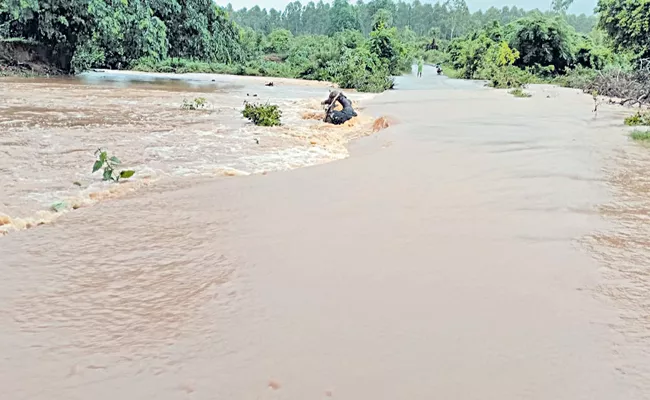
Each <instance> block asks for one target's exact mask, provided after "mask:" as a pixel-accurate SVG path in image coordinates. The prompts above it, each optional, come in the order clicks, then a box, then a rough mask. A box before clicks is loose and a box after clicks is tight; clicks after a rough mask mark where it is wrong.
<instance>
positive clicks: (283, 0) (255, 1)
mask: <svg viewBox="0 0 650 400" xmlns="http://www.w3.org/2000/svg"><path fill="white" fill-rule="evenodd" d="M316 1H318V0H314V2H316ZM420 1H421V2H422V3H435V0H434V1H431V0H420ZM466 1H467V5H468V6H469V9H470V10H472V11H475V10H478V9H483V10H485V9H488V8H490V7H491V6H495V7H499V8H501V7H503V6H517V7H522V8H525V9H532V8H539V9H540V10H545V9H548V7H549V4H550V3H551V1H550V0H466ZM597 1H598V0H575V1H574V2H573V5H572V6H571V8H569V12H571V13H574V14H580V13H585V14H593V10H594V7H596V2H597ZM216 2H217V4H219V5H222V6H225V5H227V4H228V3H231V4H232V6H233V7H234V8H235V9H240V8H242V7H248V8H250V7H252V6H254V5H258V6H260V7H262V8H267V9H268V8H276V9H284V6H286V5H287V3H289V0H216ZM300 2H301V3H303V4H307V3H308V2H309V0H301V1H300ZM352 3H356V0H354V1H352Z"/></svg>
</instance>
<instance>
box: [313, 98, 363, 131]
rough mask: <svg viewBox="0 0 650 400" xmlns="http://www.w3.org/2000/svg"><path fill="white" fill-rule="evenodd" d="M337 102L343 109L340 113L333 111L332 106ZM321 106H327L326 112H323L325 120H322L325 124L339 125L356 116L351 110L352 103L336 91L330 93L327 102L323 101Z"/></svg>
mask: <svg viewBox="0 0 650 400" xmlns="http://www.w3.org/2000/svg"><path fill="white" fill-rule="evenodd" d="M337 102H338V103H339V104H340V105H341V107H343V109H342V110H341V111H338V110H335V109H334V106H335V105H336V103H337ZM321 104H323V105H329V107H327V111H325V119H324V120H323V121H325V122H327V123H330V124H334V125H341V124H342V123H344V122H346V121H348V120H350V119H352V118H353V117H356V116H357V113H356V112H355V111H354V109H353V108H352V102H351V101H350V100H349V99H348V98H347V97H345V95H344V94H343V93H342V92H339V91H338V90H333V91H331V92H330V95H329V97H328V98H327V100H325V101H323V102H322V103H321Z"/></svg>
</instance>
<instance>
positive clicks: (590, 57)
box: [447, 13, 616, 87]
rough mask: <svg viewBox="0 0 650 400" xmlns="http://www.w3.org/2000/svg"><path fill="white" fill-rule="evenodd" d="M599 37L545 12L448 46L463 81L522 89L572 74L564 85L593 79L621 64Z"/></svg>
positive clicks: (484, 30) (491, 27) (488, 28)
mask: <svg viewBox="0 0 650 400" xmlns="http://www.w3.org/2000/svg"><path fill="white" fill-rule="evenodd" d="M599 39H600V38H599V37H598V35H584V34H580V33H578V32H576V31H575V29H573V28H572V27H571V26H570V25H569V24H568V23H567V21H566V18H565V16H563V15H555V16H545V15H543V14H541V13H540V14H536V15H531V16H528V17H524V18H521V19H518V20H516V21H513V22H511V23H510V24H508V25H505V26H501V25H500V24H498V23H497V22H494V23H492V24H490V25H487V26H485V27H484V28H482V29H480V30H476V31H474V32H472V33H471V34H469V35H466V36H464V37H462V38H457V39H455V40H454V41H452V42H451V43H450V45H449V46H448V51H447V56H448V62H449V64H450V65H451V66H452V67H453V68H455V69H456V70H457V71H458V74H459V76H460V77H462V78H467V79H487V80H490V81H491V83H492V85H493V86H495V87H512V86H520V85H522V84H526V83H533V82H536V81H539V80H542V79H549V78H553V77H558V76H563V75H566V74H570V75H571V79H564V80H563V82H564V83H565V84H571V83H578V80H579V79H580V78H582V79H584V80H585V81H586V80H593V79H594V77H595V72H594V71H595V70H599V69H603V68H605V66H606V65H608V64H611V63H612V62H613V61H614V60H615V58H616V57H615V56H614V54H613V53H612V51H611V49H609V48H607V47H606V46H605V45H604V41H603V40H599ZM497 49H498V50H497ZM508 49H510V50H511V51H512V54H509V53H508ZM504 57H505V59H504ZM505 61H507V62H505Z"/></svg>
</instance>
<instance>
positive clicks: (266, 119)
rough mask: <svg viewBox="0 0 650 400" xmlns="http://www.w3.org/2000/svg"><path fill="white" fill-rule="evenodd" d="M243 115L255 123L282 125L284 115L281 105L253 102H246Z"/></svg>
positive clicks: (260, 124)
mask: <svg viewBox="0 0 650 400" xmlns="http://www.w3.org/2000/svg"><path fill="white" fill-rule="evenodd" d="M242 115H243V116H244V118H248V119H249V120H250V121H251V122H253V123H254V124H255V125H259V126H276V125H281V123H280V117H282V111H281V110H280V107H278V106H277V105H274V104H251V103H249V102H244V110H243V111H242Z"/></svg>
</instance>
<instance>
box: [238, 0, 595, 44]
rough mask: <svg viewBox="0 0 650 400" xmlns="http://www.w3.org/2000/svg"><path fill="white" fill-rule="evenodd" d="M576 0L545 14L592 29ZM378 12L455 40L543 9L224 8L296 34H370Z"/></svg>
mask: <svg viewBox="0 0 650 400" xmlns="http://www.w3.org/2000/svg"><path fill="white" fill-rule="evenodd" d="M571 2H572V0H554V1H553V3H552V8H551V9H549V10H546V11H545V12H544V13H543V14H545V15H547V16H553V15H558V14H563V15H564V16H565V19H566V21H567V22H568V23H569V24H570V25H572V26H573V27H574V28H575V29H576V31H578V32H582V33H588V32H590V31H591V30H592V29H593V28H594V26H595V25H596V23H597V18H596V16H594V15H590V16H587V15H585V14H580V15H573V14H566V11H567V9H568V7H569V6H570V4H571ZM379 10H386V11H388V12H389V13H390V14H391V16H392V23H393V24H394V26H395V27H397V28H398V29H405V28H407V27H408V28H409V29H410V30H412V31H413V32H415V33H416V34H417V35H426V34H428V33H430V32H431V30H436V31H437V32H438V33H439V36H440V37H442V38H445V39H449V40H451V39H453V38H455V37H459V36H463V35H465V34H467V33H468V32H471V31H472V30H475V29H479V28H481V27H483V26H485V25H486V24H488V23H491V22H493V21H497V22H499V23H500V24H501V25H506V24H508V23H510V22H512V21H515V20H517V19H520V18H523V17H527V16H530V15H532V14H538V13H540V11H539V10H524V9H522V8H518V7H514V6H513V7H503V8H500V9H499V8H496V7H490V8H488V9H487V10H485V11H482V10H478V11H476V12H473V13H472V12H470V11H469V8H468V7H467V3H466V2H465V0H446V1H445V2H443V3H440V2H437V3H435V4H431V3H424V4H423V3H421V2H420V1H419V0H415V1H413V2H404V1H401V0H400V1H398V2H394V1H393V0H371V1H369V2H367V3H365V2H364V1H363V0H359V1H358V2H357V3H356V4H351V3H349V2H348V1H347V0H334V2H333V3H332V4H331V5H330V4H329V3H325V2H323V1H322V0H321V1H319V2H317V3H314V2H313V1H311V2H309V3H307V4H305V5H303V4H302V3H300V2H299V1H294V2H292V3H289V4H288V5H287V6H286V7H285V9H284V10H276V9H274V8H271V9H269V10H268V11H267V9H266V8H261V7H260V6H254V7H252V8H250V9H248V8H242V9H239V10H235V9H233V6H232V4H228V5H227V6H226V11H227V12H228V13H229V14H230V15H231V16H232V19H233V20H234V21H235V22H236V23H237V24H239V25H240V26H243V27H249V28H251V29H253V30H255V31H257V32H263V33H265V34H269V33H271V32H272V31H273V30H275V29H287V30H289V31H290V32H291V33H292V34H293V35H332V34H334V33H336V32H340V31H343V30H346V29H353V30H359V31H361V32H362V33H364V34H365V35H368V34H369V33H370V31H371V29H372V22H373V18H374V16H375V14H376V13H377V12H378V11H379Z"/></svg>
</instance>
